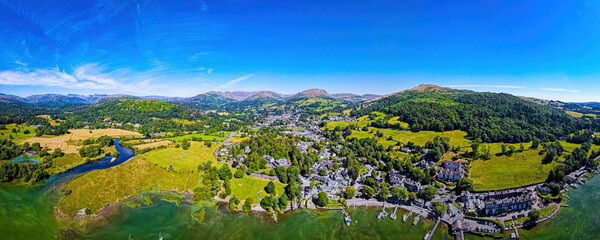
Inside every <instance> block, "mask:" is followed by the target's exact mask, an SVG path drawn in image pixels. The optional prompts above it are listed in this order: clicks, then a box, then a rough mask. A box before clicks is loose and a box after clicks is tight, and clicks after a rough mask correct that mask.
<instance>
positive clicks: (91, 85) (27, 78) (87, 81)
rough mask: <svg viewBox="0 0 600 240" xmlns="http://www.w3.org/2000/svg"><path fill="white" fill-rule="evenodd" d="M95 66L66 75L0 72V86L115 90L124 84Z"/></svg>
mask: <svg viewBox="0 0 600 240" xmlns="http://www.w3.org/2000/svg"><path fill="white" fill-rule="evenodd" d="M103 70H104V69H103V68H102V67H99V66H98V65H97V64H85V65H81V66H79V67H77V68H75V69H74V71H73V72H72V73H67V72H65V71H62V70H59V69H56V68H55V69H27V68H24V69H20V70H6V71H2V72H0V84H1V85H21V86H45V87H62V88H68V89H117V88H119V87H123V86H124V85H125V84H122V82H120V81H117V80H116V79H114V78H112V77H110V75H109V74H107V73H102V71H103Z"/></svg>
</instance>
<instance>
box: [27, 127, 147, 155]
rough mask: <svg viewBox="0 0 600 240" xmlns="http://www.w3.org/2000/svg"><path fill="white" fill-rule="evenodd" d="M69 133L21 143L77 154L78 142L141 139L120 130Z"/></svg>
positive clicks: (75, 131) (130, 132)
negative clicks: (100, 139) (107, 138)
mask: <svg viewBox="0 0 600 240" xmlns="http://www.w3.org/2000/svg"><path fill="white" fill-rule="evenodd" d="M69 132H70V133H68V134H65V135H61V136H42V137H31V138H28V139H27V140H24V141H23V142H28V143H30V144H31V143H35V142H38V143H40V145H41V146H42V147H44V148H49V149H51V150H54V149H56V148H60V149H62V150H63V152H64V153H77V150H78V149H79V147H80V143H79V141H82V140H85V139H90V138H98V137H101V136H104V135H107V136H111V137H114V138H118V137H141V136H142V135H140V134H139V133H137V132H133V131H127V130H121V129H112V128H109V129H94V130H87V129H74V130H69Z"/></svg>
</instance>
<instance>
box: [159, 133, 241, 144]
mask: <svg viewBox="0 0 600 240" xmlns="http://www.w3.org/2000/svg"><path fill="white" fill-rule="evenodd" d="M219 133H221V132H219ZM219 133H216V134H212V135H204V134H201V133H197V134H188V135H183V136H178V137H172V138H169V140H171V141H173V142H181V141H183V140H185V139H188V140H192V138H202V140H203V141H223V140H224V139H225V138H226V136H227V134H230V133H231V132H225V131H222V133H223V137H219Z"/></svg>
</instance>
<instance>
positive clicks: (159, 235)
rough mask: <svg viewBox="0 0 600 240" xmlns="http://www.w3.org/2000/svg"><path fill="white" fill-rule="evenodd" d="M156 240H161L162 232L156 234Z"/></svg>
mask: <svg viewBox="0 0 600 240" xmlns="http://www.w3.org/2000/svg"><path fill="white" fill-rule="evenodd" d="M158 240H163V237H162V232H159V233H158Z"/></svg>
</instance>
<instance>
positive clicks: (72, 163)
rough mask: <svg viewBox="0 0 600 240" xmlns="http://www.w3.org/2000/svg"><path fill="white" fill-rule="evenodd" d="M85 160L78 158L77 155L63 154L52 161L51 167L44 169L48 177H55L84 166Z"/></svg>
mask: <svg viewBox="0 0 600 240" xmlns="http://www.w3.org/2000/svg"><path fill="white" fill-rule="evenodd" d="M85 162H86V160H85V159H84V158H82V157H81V156H79V154H78V153H71V154H65V155H64V156H62V157H58V158H55V159H53V160H52V167H50V168H48V169H46V172H47V173H48V174H50V175H56V174H59V173H63V172H66V171H67V170H69V169H71V168H74V167H77V166H79V165H81V164H84V163H85Z"/></svg>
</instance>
